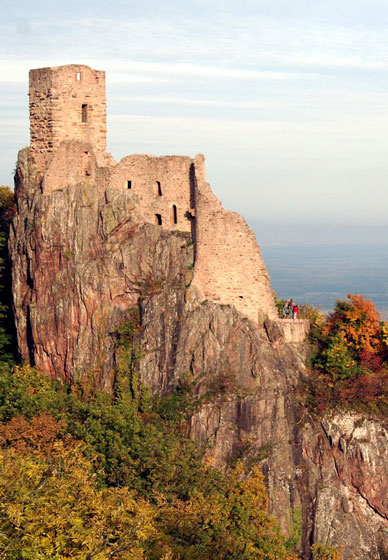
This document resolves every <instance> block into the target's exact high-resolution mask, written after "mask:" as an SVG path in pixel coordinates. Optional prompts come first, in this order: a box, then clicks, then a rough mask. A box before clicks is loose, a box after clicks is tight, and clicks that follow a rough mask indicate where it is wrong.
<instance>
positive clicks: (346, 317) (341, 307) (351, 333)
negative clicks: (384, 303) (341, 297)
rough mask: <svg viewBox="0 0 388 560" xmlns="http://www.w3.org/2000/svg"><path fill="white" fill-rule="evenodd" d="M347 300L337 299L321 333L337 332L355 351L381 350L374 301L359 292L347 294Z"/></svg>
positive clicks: (378, 315) (378, 317) (378, 316)
mask: <svg viewBox="0 0 388 560" xmlns="http://www.w3.org/2000/svg"><path fill="white" fill-rule="evenodd" d="M347 297H348V300H349V301H337V305H336V306H335V308H334V311H333V313H331V314H330V316H329V317H328V319H327V322H326V325H325V327H324V328H323V334H325V335H335V334H338V335H339V336H340V337H341V338H342V339H343V340H344V342H346V344H347V346H348V347H349V348H350V349H354V350H356V351H357V352H359V351H360V350H367V351H369V352H372V353H377V352H379V351H380V350H381V336H380V335H381V328H380V314H379V312H378V311H377V309H376V307H375V305H374V303H372V302H371V301H369V300H368V299H365V298H364V296H362V295H361V294H356V295H352V294H348V296H347Z"/></svg>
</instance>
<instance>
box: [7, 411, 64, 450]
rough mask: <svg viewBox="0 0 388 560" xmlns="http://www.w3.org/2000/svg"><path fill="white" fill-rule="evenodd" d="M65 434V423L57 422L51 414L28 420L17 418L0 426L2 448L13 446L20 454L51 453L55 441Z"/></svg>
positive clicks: (47, 413) (45, 413)
mask: <svg viewBox="0 0 388 560" xmlns="http://www.w3.org/2000/svg"><path fill="white" fill-rule="evenodd" d="M64 432H65V423H64V422H59V421H58V420H55V418H53V416H52V415H51V414H50V413H49V412H44V413H43V414H41V415H40V416H37V417H34V418H32V419H31V420H27V419H26V418H25V417H24V416H15V417H14V418H12V420H10V421H9V422H8V423H7V424H3V425H0V446H1V447H8V446H12V447H14V449H15V450H16V451H17V452H18V453H23V454H25V453H27V452H28V451H31V450H33V449H36V450H38V451H42V450H43V449H44V451H45V453H47V452H49V451H50V450H51V448H52V445H53V443H54V441H55V440H56V439H57V438H58V436H59V435H61V434H63V433H64Z"/></svg>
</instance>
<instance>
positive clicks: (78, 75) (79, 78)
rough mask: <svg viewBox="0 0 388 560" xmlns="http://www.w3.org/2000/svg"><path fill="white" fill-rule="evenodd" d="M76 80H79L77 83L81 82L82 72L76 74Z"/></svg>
mask: <svg viewBox="0 0 388 560" xmlns="http://www.w3.org/2000/svg"><path fill="white" fill-rule="evenodd" d="M75 79H76V80H77V82H80V81H81V72H76V73H75Z"/></svg>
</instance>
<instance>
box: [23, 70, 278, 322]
mask: <svg viewBox="0 0 388 560" xmlns="http://www.w3.org/2000/svg"><path fill="white" fill-rule="evenodd" d="M30 123H31V155H32V158H33V160H34V162H35V165H36V167H37V169H39V170H40V171H41V173H42V176H43V182H42V187H43V192H44V193H45V194H48V193H50V192H53V191H57V190H63V189H66V188H67V187H70V186H76V185H81V186H82V188H86V189H90V190H93V189H94V192H95V196H102V195H103V193H104V191H105V190H106V189H108V188H109V189H113V191H118V192H121V193H125V192H126V193H127V194H129V191H130V193H131V195H133V196H131V199H132V200H133V201H134V204H136V206H137V208H136V215H137V217H138V220H139V223H140V222H149V223H151V224H155V225H158V226H160V227H161V228H162V229H169V230H178V231H184V232H189V233H191V234H192V240H193V243H194V249H195V275H194V290H193V291H192V293H196V294H197V295H198V296H199V297H200V298H201V297H202V298H204V299H209V300H211V301H214V302H218V303H221V304H230V305H234V306H235V307H236V309H238V310H239V311H240V312H241V313H243V314H244V315H245V316H247V317H249V318H250V319H252V320H254V321H258V320H259V321H263V320H264V318H265V317H269V318H275V317H276V316H277V313H276V308H275V304H274V301H273V297H272V293H271V288H270V283H269V278H268V274H267V271H266V268H265V264H264V262H263V259H262V257H261V254H260V249H259V247H258V245H257V242H256V238H255V236H254V234H253V232H252V231H251V229H250V228H249V227H248V225H247V224H246V222H245V220H244V219H243V218H242V217H241V216H239V215H238V214H236V213H234V212H229V211H226V210H224V209H223V208H222V205H221V203H220V201H219V200H218V199H217V197H216V196H215V195H214V194H213V193H212V191H211V189H210V187H209V186H208V185H207V184H206V182H205V165H204V157H203V156H202V155H199V156H197V157H196V158H195V159H194V160H193V159H192V158H190V157H183V156H165V157H155V156H150V155H133V156H128V157H126V158H124V159H123V160H121V161H120V162H119V163H118V164H116V162H115V161H114V160H113V158H111V156H109V154H107V153H106V103H105V74H104V72H99V71H95V70H92V69H91V68H89V67H87V66H80V65H69V66H59V67H55V68H42V69H38V70H32V71H31V72H30Z"/></svg>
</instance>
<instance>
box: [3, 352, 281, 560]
mask: <svg viewBox="0 0 388 560" xmlns="http://www.w3.org/2000/svg"><path fill="white" fill-rule="evenodd" d="M118 385H119V386H118V387H117V390H116V392H115V394H114V395H107V394H104V393H96V394H94V395H92V394H90V393H89V394H88V398H87V400H86V401H85V400H82V398H80V397H79V396H77V395H76V394H74V393H72V392H71V391H69V389H68V387H66V386H63V385H60V384H57V383H55V382H54V381H53V380H51V379H49V378H47V377H46V376H44V375H43V374H40V373H39V372H37V371H36V370H34V369H32V368H30V367H27V366H24V367H15V368H13V369H12V368H11V367H10V366H9V365H8V364H6V363H3V364H1V363H0V503H1V507H0V558H4V559H6V560H16V559H23V558H26V559H27V558H28V560H41V559H44V558H56V559H58V560H65V559H70V558H71V559H74V560H110V559H115V560H135V559H136V560H141V559H144V560H194V559H195V560H201V559H202V560H208V559H210V558H212V559H215V560H227V559H228V560H234V559H236V560H249V559H252V560H253V559H255V560H256V559H261V560H285V558H286V556H287V546H286V545H287V541H286V539H285V537H284V536H283V535H282V534H281V532H280V530H279V527H278V524H277V522H276V520H275V519H274V518H273V517H271V515H269V513H268V511H267V505H268V504H267V502H268V499H267V494H266V489H265V485H264V480H263V475H262V474H261V472H260V469H259V468H257V467H256V468H254V469H253V470H252V471H250V472H246V471H245V470H244V468H243V466H242V464H241V463H237V465H236V466H235V467H234V468H231V469H230V471H229V472H228V473H227V474H225V473H224V472H222V471H220V470H218V469H216V468H214V467H212V466H210V465H206V464H204V463H203V461H202V457H203V452H204V450H203V449H200V448H199V447H198V446H197V445H196V444H195V443H194V442H192V441H191V440H189V439H188V438H186V437H185V436H184V435H183V431H184V430H183V428H184V426H185V422H186V421H187V414H188V412H187V411H189V410H195V407H194V406H193V405H192V403H191V399H192V397H191V396H190V391H189V387H185V386H182V387H178V389H177V391H176V392H175V393H173V394H172V395H170V396H169V397H166V398H165V399H160V398H158V397H151V396H150V395H149V394H148V393H147V391H146V390H145V389H144V388H142V387H141V385H140V384H139V383H138V380H136V379H131V375H130V374H128V373H127V376H126V378H123V379H122V380H121V381H120V383H119V384H118Z"/></svg>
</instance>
